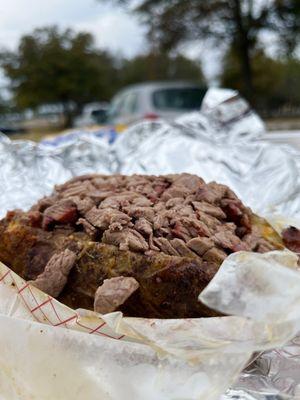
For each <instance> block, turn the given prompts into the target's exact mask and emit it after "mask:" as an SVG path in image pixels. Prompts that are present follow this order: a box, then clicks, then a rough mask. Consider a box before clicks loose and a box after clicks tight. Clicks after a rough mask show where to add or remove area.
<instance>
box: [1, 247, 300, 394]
mask: <svg viewBox="0 0 300 400" xmlns="http://www.w3.org/2000/svg"><path fill="white" fill-rule="evenodd" d="M262 271H263V274H262V273H261V272H262ZM287 290H289V296H285V293H286V291H287ZM216 293H217V294H218V295H216ZM201 300H202V301H204V302H205V303H206V304H207V305H209V306H212V305H213V306H215V307H216V308H218V309H220V310H221V311H223V312H230V313H232V314H233V315H234V316H230V317H219V318H199V319H181V320H180V319H179V320H155V319H142V318H124V317H123V316H122V314H121V313H119V312H116V313H112V314H107V315H104V316H100V315H98V314H95V313H93V312H90V311H85V310H79V311H75V310H71V309H70V308H68V307H66V306H64V305H63V304H60V303H59V302H58V301H56V300H55V299H53V298H51V297H50V296H48V295H46V294H45V293H43V292H41V291H39V290H38V289H36V288H34V287H32V286H31V285H29V284H28V283H26V282H25V281H24V280H23V279H21V278H20V277H19V276H17V275H16V274H15V273H13V272H12V271H11V270H10V269H9V268H7V267H6V266H4V265H3V264H1V265H0V311H1V315H0V324H1V331H0V344H1V353H0V395H1V396H2V398H3V399H24V400H27V399H28V400H29V399H40V400H43V399H57V400H59V399H72V400H76V399H91V400H92V399H101V400H102V399H103V400H106V399H107V400H108V399H109V400H119V399H121V398H122V399H124V400H127V399H128V400H135V399H136V400H138V399H149V400H150V399H151V400H152V399H153V400H160V399H164V400H167V399H168V400H169V399H170V400H171V399H176V400H179V399H186V400H188V399H191V400H192V399H195V400H196V399H219V398H220V396H221V394H222V393H224V392H225V391H226V389H227V388H228V387H229V386H230V385H231V384H233V382H234V381H235V380H236V379H237V376H238V374H239V373H240V371H241V370H242V369H243V367H244V366H245V365H246V364H247V362H248V361H249V358H250V357H251V355H252V353H253V352H256V351H262V350H266V349H270V348H274V347H278V346H282V345H283V344H285V343H286V342H287V341H288V340H290V339H291V338H293V337H294V336H295V335H296V333H297V331H298V330H299V328H300V273H299V271H297V257H296V256H295V255H294V254H292V253H290V252H287V251H286V252H278V251H277V252H271V253H268V254H264V255H260V254H254V253H235V254H233V255H231V256H230V257H228V258H227V259H226V260H225V262H224V263H223V265H222V267H221V268H220V270H219V272H218V273H217V275H216V276H215V278H214V279H213V280H212V281H211V283H210V284H209V285H208V287H207V288H206V289H205V291H204V292H202V294H201Z"/></svg>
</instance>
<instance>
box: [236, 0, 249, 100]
mask: <svg viewBox="0 0 300 400" xmlns="http://www.w3.org/2000/svg"><path fill="white" fill-rule="evenodd" d="M234 13H235V22H236V31H237V37H236V38H235V47H236V51H237V54H238V56H239V59H240V66H241V74H242V76H243V81H244V95H245V96H246V98H247V99H248V100H249V101H250V103H252V104H253V101H254V93H253V73H252V65H251V55H250V51H251V42H250V40H249V32H248V27H247V26H245V24H244V21H243V15H242V10H241V3H240V0H234Z"/></svg>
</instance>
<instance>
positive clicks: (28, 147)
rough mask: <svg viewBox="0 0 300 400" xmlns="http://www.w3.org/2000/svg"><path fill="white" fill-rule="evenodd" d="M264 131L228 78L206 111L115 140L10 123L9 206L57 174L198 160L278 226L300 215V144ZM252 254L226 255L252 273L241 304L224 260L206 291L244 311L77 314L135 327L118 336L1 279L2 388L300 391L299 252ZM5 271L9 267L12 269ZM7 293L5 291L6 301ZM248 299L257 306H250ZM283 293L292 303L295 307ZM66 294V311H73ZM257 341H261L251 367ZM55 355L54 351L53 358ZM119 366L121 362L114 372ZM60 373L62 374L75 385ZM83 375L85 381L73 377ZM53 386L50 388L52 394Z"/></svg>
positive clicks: (1, 159) (141, 394) (155, 170)
mask: <svg viewBox="0 0 300 400" xmlns="http://www.w3.org/2000/svg"><path fill="white" fill-rule="evenodd" d="M266 138H267V132H265V128H264V125H263V122H262V121H261V119H260V118H259V117H258V116H257V115H256V114H255V112H254V111H253V110H251V109H250V108H249V106H248V104H247V103H246V102H245V101H244V100H243V99H242V98H240V97H239V95H238V93H237V92H234V91H231V90H219V89H211V90H209V91H208V93H207V95H206V97H205V99H204V101H203V105H202V109H201V111H200V112H196V113H190V114H186V115H183V116H181V117H180V118H178V119H177V120H176V121H174V122H173V123H170V122H166V121H160V120H159V121H155V122H143V123H139V124H136V125H135V126H132V127H130V128H129V129H127V130H126V131H125V132H124V133H122V134H120V135H119V137H118V138H117V139H116V140H115V141H114V143H112V142H113V140H111V138H109V139H108V137H107V135H102V134H101V135H99V134H98V135H97V134H93V133H92V132H76V134H74V135H69V136H68V138H67V139H66V138H64V139H63V140H58V139H57V138H56V139H55V140H53V141H52V140H48V141H44V142H42V143H33V142H29V141H11V140H9V138H7V137H6V136H5V135H1V134H0V188H1V191H0V215H1V216H4V215H5V213H6V211H7V210H10V209H14V208H22V209H27V208H29V207H30V206H31V205H32V204H33V203H34V202H35V201H37V200H38V199H39V198H40V197H42V196H43V195H45V194H49V193H50V192H51V191H52V189H53V186H54V184H58V183H62V182H64V181H66V180H67V179H69V178H70V177H72V176H75V175H80V174H85V173H89V172H99V173H107V174H110V173H124V174H132V173H144V174H166V173H176V172H191V173H196V174H198V175H199V176H201V177H203V178H204V179H205V180H207V181H211V180H216V181H218V182H220V183H224V184H227V185H228V186H230V187H231V188H232V189H233V190H234V191H235V192H236V193H237V195H238V196H239V197H240V198H241V199H242V200H243V201H244V203H245V204H247V205H249V206H250V207H251V208H252V209H253V210H254V211H255V212H257V213H259V214H260V215H263V216H266V217H267V218H268V219H269V221H270V222H271V223H272V225H273V226H274V227H275V228H276V229H277V230H278V231H280V230H281V229H282V227H283V226H285V225H288V224H293V225H296V226H300V222H299V221H300V178H299V173H298V171H299V166H300V164H299V163H300V154H299V153H298V152H297V150H295V149H293V148H291V147H289V146H287V145H274V144H271V143H268V141H267V140H266ZM282 254H283V255H282ZM252 256H253V257H254V258H253V259H251V260H250V261H249V260H248V261H247V257H246V259H245V258H244V259H243V260H241V259H240V258H235V255H234V257H233V258H231V257H229V258H228V259H227V260H226V261H225V263H226V264H223V266H224V265H226V266H228V265H231V269H230V270H231V272H232V274H233V275H234V274H237V271H238V270H240V271H242V270H243V271H244V273H245V274H244V275H243V273H242V272H240V273H241V274H242V275H240V276H237V279H236V280H234V282H235V283H234V285H235V287H232V292H231V294H232V296H233V297H232V299H239V300H238V301H237V304H235V302H232V301H231V300H232V299H231V298H230V296H229V294H228V293H225V292H224V291H222V290H221V289H222V287H221V286H218V279H220V281H219V283H220V282H227V283H226V284H228V281H227V280H226V279H227V276H226V273H224V269H223V267H222V268H221V270H220V272H221V273H223V275H221V278H219V275H217V276H216V277H215V279H214V280H213V281H212V286H209V287H208V289H207V290H208V291H207V292H204V293H203V295H204V294H205V295H206V300H205V301H207V302H208V304H211V303H210V302H213V301H218V303H216V304H215V303H214V306H215V307H216V308H219V309H221V310H222V311H223V312H226V310H230V313H231V314H233V315H235V316H234V317H223V318H222V319H209V320H201V319H200V320H194V321H191V322H189V321H186V320H185V321H170V322H166V321H164V322H160V321H155V324H154V326H155V327H156V328H157V329H154V328H153V326H151V324H150V325H149V323H148V322H149V321H148V322H147V321H145V320H143V321H140V320H136V319H126V318H122V316H121V315H120V314H118V313H117V314H115V313H114V314H113V315H109V316H105V317H99V316H97V317H95V316H94V315H93V316H91V315H89V314H88V315H86V314H85V313H84V312H83V311H81V312H79V313H77V314H76V316H75V317H74V318H73V322H74V321H80V318H87V319H88V321H89V322H86V324H87V325H88V326H89V328H90V331H93V330H94V332H93V333H95V332H96V333H97V332H98V330H97V329H98V327H99V326H100V325H101V324H102V323H105V329H111V331H112V332H114V333H113V335H115V336H116V337H119V336H121V337H123V335H125V336H124V340H123V339H122V340H119V341H118V342H117V344H116V343H115V342H114V340H115V339H111V338H109V337H106V336H105V335H106V334H107V332H106V331H105V332H106V333H105V332H102V333H104V334H103V335H96V336H97V337H94V336H95V335H87V334H86V332H74V329H73V328H74V327H73V328H72V324H68V323H67V325H66V326H65V324H62V325H63V326H64V327H66V328H70V329H57V328H54V327H53V326H46V327H45V325H41V324H40V323H41V322H42V323H43V324H44V323H47V320H46V321H45V320H43V319H41V320H39V319H37V318H36V315H35V314H36V313H35V312H34V313H32V312H28V310H27V314H26V310H25V309H26V307H25V306H24V303H23V302H22V301H23V300H22V297H20V294H19V293H16V292H15V291H13V287H12V286H9V284H7V278H5V279H2V280H1V282H0V284H1V285H0V296H1V302H0V312H1V316H0V320H1V321H0V324H1V330H0V342H1V349H4V351H3V352H2V351H1V353H0V360H1V371H2V372H0V388H1V390H2V392H3V393H5V394H6V397H4V398H9V399H23V398H24V399H26V400H27V399H29V398H32V397H30V396H35V398H39V399H43V398H45V399H46V398H57V399H60V398H61V399H65V398H73V399H76V398H78V399H81V398H82V396H81V397H80V393H81V394H82V393H84V394H85V395H86V396H85V398H91V399H93V398H99V396H100V397H101V398H103V399H119V398H123V399H127V398H128V399H130V400H133V399H140V398H143V399H149V400H150V399H156V400H157V399H176V400H179V399H200V398H201V399H202V398H203V399H218V398H220V395H221V393H224V392H225V390H226V389H227V388H228V387H229V386H231V389H230V390H228V391H227V393H226V394H224V395H223V397H222V399H239V398H241V399H257V400H258V399H266V398H270V399H271V398H272V399H274V398H277V397H276V396H278V398H281V397H280V396H287V397H297V396H300V339H299V337H297V332H298V331H299V330H300V329H299V328H300V327H299V324H298V322H297V321H300V318H299V315H298V313H299V307H300V305H299V304H300V303H299V299H298V297H297V293H296V292H297V290H298V293H300V290H299V286H297V285H298V277H299V272H298V271H295V269H296V264H295V259H294V258H293V256H292V255H291V254H290V253H289V254H287V253H281V255H278V254H277V255H275V256H274V254H272V253H269V255H267V256H266V257H267V258H266V259H264V258H260V256H259V255H252ZM236 257H238V255H237V256H236ZM268 257H270V258H268ZM274 257H275V258H274ZM228 263H229V264H228ZM230 263H232V264H230ZM249 263H250V264H249ZM234 265H238V266H239V267H238V269H235V268H234V267H233V266H234ZM249 265H252V266H257V268H258V270H257V271H256V272H257V274H256V275H255V279H249V276H250V275H249V274H250V273H249V269H247V268H248V267H249ZM241 266H244V269H243V268H241ZM259 268H260V269H259ZM5 271H6V270H5V267H2V269H1V272H2V273H3V275H5V273H6V272H5ZM222 271H223V272H222ZM262 271H264V272H265V275H263V274H261V272H262ZM3 275H2V277H3ZM7 276H8V275H7ZM239 278H243V280H242V281H241V280H239ZM0 279H1V277H0ZM14 279H20V278H17V277H15V278H14ZM262 280H263V282H264V286H266V287H267V288H268V289H270V291H269V292H268V293H266V291H264V290H263V289H265V287H263V286H262V285H260V284H259V282H262ZM293 281H294V286H293V285H292V283H293ZM20 284H22V282H20ZM214 285H217V286H214ZM290 285H292V287H293V288H295V290H292V289H291V286H290ZM216 287H218V288H219V289H220V291H219V289H218V292H219V293H221V294H222V296H221V297H220V298H219V297H218V296H215V295H214V296H212V297H210V296H209V294H210V293H213V294H215V293H216ZM286 293H288V295H286ZM42 296H43V295H42ZM243 296H246V297H243ZM251 296H252V297H251ZM3 298H6V299H7V301H6V302H2V299H3ZM245 299H247V302H246V300H245ZM249 299H250V300H251V302H250V303H249V304H253V310H255V313H254V314H253V313H251V310H250V311H249V310H247V309H246V308H244V309H243V308H242V305H243V304H244V305H245V302H246V303H248V301H249ZM47 300H48V297H47V298H46V299H45V298H43V301H47ZM43 301H42V302H43ZM53 301H54V300H53ZM255 301H256V303H255ZM39 304H40V303H39ZM51 304H52V301H51V302H49V306H51ZM264 304H265V305H268V306H269V308H268V307H263V305H264ZM211 305H212V304H211ZM235 305H236V306H237V307H238V308H235V307H234V306H235ZM280 305H285V307H286V309H285V310H286V311H284V310H283V311H282V309H281V308H280ZM60 306H61V307H63V309H62V310H61V312H62V314H63V315H64V316H66V315H69V314H68V313H70V312H71V311H72V312H73V310H71V311H70V310H69V309H68V311H67V310H66V309H67V308H66V307H65V306H62V305H60ZM35 307H38V306H37V305H35V306H32V308H31V311H32V310H33V309H34V308H35ZM224 307H225V308H224ZM228 307H229V308H228ZM232 307H233V308H232ZM239 307H240V308H239ZM38 309H39V307H38V308H37V310H38ZM258 310H260V311H261V312H262V313H264V314H258ZM276 310H280V312H279V311H278V312H276ZM256 311H257V313H256ZM249 312H250V314H251V315H250V314H249ZM228 313H229V311H228ZM46 316H47V314H46ZM72 316H74V314H70V318H71V317H72ZM78 318H79V319H78ZM95 318H96V320H94V319H95ZM99 318H100V319H101V323H100V324H99ZM221 321H222V322H221ZM225 321H228V322H225ZM71 322H72V321H71ZM152 322H153V321H152ZM56 323H57V321H56ZM96 323H98V325H95V324H96ZM57 324H59V322H58V323H57ZM161 324H162V325H161ZM191 324H192V325H191ZM193 324H195V325H193ZM210 324H211V325H210ZM214 324H215V325H214ZM226 324H228V325H226ZM48 325H55V324H48ZM70 325H71V326H70ZM206 325H207V326H206ZM187 326H189V328H187ZM77 328H78V326H77V327H76V330H77ZM96 328H97V329H96ZM41 331H42V332H43V333H41ZM11 332H15V334H14V335H13V334H11ZM39 332H40V333H39ZM201 332H202V334H201ZM89 333H90V332H89ZM20 337H21V338H22V340H20ZM210 339H211V340H210ZM287 341H288V344H286V343H287ZM274 348H276V350H272V349H274ZM78 349H80V351H79V350H78ZM253 352H263V353H262V354H261V355H260V356H259V357H258V358H257V359H256V360H255V361H254V362H253V363H251V365H249V366H248V367H247V368H246V369H245V370H244V371H243V372H241V370H242V369H243V368H244V367H245V365H247V363H248V361H249V357H250V356H251V354H252V353H253ZM62 354H64V355H65V356H63V355H62ZM195 354H196V355H195ZM204 354H205V356H204ZM198 355H199V357H198ZM193 357H194V358H193ZM197 357H198V358H197ZM51 358H52V359H53V360H55V361H53V362H50V361H49V360H51ZM29 359H30V362H32V363H33V364H32V365H33V366H32V368H31V369H30V368H29V364H28V362H29V361H28V360H29ZM204 360H206V361H204ZM197 363H198V364H197ZM204 364H205V365H204ZM41 365H43V368H46V373H45V374H43V373H41V370H40V366H41ZM209 365H210V368H208V366H209ZM104 366H105V367H104ZM125 366H126V368H125ZM58 367H59V368H58ZM106 367H107V368H106ZM127 367H128V370H127ZM57 368H58V369H57ZM124 368H125V369H126V373H125V372H124V371H125V369H124ZM112 370H114V371H115V373H110V372H109V373H108V372H107V371H112ZM68 371H70V372H68ZM73 373H74V374H73ZM51 374H52V375H51ZM122 374H123V375H122ZM58 376H59V377H60V378H62V377H64V379H65V381H64V382H66V384H65V385H63V381H62V379H58ZM74 376H76V385H75V389H76V390H77V392H76V390H75V389H74V387H73V388H72V385H73V386H74V379H72V378H74ZM80 376H81V378H80ZM49 377H51V379H50V380H49V383H51V382H52V384H51V385H50V384H49V385H48V386H47V385H46V381H45V379H49ZM147 377H148V378H147ZM31 378H32V379H31ZM77 378H78V379H77ZM135 380H136V381H137V382H136V383H134V381H135ZM17 381H18V384H15V386H14V387H15V388H19V389H20V390H19V389H18V390H19V392H18V390H17V389H14V390H15V392H13V391H11V392H9V391H10V390H12V389H11V382H17ZM33 382H35V388H32V386H31V384H32V385H33ZM54 383H55V385H56V386H55V385H54ZM153 384H154V386H153ZM45 385H46V386H45ZM54 386H55V388H54ZM45 387H48V388H49V393H51V395H49V396H50V397H49V396H48V397H47V396H46V395H45V393H46V392H45V389H43V388H45ZM153 387H154V388H155V389H152V388H153ZM2 388H5V390H6V392H5V390H4V389H2ZM179 388H180V389H179ZM73 389H74V390H73ZM175 389H176V390H175ZM43 390H44V392H43ZM51 390H52V391H51ZM54 390H56V392H55V391H54ZM72 390H73V391H72ZM80 390H81V391H82V392H80ZM22 391H23V392H22ZM20 393H23V394H22V396H23V397H22V396H21V394H20ZM42 393H44V394H43V395H42ZM0 394H2V393H0ZM71 394H72V396H73V397H70V396H71ZM18 396H19V397H18ZM43 396H44V397H43ZM76 396H77V397H76Z"/></svg>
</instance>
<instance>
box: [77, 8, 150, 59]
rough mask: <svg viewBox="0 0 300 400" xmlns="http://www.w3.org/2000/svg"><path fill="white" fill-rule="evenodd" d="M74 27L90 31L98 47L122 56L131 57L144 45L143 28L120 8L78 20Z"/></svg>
mask: <svg viewBox="0 0 300 400" xmlns="http://www.w3.org/2000/svg"><path fill="white" fill-rule="evenodd" d="M75 27H76V28H77V29H78V30H86V31H88V32H91V33H92V34H93V35H94V37H95V39H96V43H97V45H98V46H99V47H101V48H104V49H108V50H110V51H111V52H113V53H118V54H120V55H122V56H126V57H133V56H135V55H136V54H138V53H140V52H143V51H144V50H145V47H146V40H145V29H144V28H143V27H141V26H140V25H139V24H138V22H137V20H136V19H135V18H134V17H133V16H132V15H129V14H126V13H125V12H124V11H121V10H115V11H114V12H111V13H107V14H104V15H102V16H98V17H97V18H95V19H93V20H90V21H88V22H80V23H78V24H76V25H75Z"/></svg>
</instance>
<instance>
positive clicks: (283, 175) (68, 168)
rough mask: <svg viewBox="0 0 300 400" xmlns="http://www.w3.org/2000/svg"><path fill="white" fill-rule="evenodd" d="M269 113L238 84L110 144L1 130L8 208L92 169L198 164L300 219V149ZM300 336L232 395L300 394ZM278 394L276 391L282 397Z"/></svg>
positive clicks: (276, 211)
mask: <svg viewBox="0 0 300 400" xmlns="http://www.w3.org/2000/svg"><path fill="white" fill-rule="evenodd" d="M266 135H267V133H266V132H265V128H264V125H263V122H262V121H261V119H260V118H259V117H258V116H257V115H256V114H255V112H254V111H253V110H251V109H250V108H249V106H248V104H247V103H246V102H245V101H244V100H243V99H241V98H240V97H239V95H238V93H237V92H234V91H231V90H220V89H210V90H209V91H208V93H207V95H206V97H205V99H204V101H203V105H202V109H201V112H196V113H190V114H186V115H183V116H181V117H180V118H178V119H177V120H176V121H175V122H173V123H170V122H166V121H155V122H143V123H139V124H137V125H135V126H132V127H131V128H129V129H127V130H126V131H125V132H124V133H122V134H121V135H120V137H119V138H118V139H117V140H116V141H115V142H114V144H112V145H111V144H109V142H108V140H107V139H106V138H104V137H99V136H97V135H93V134H92V133H86V132H83V133H82V134H76V135H74V136H73V137H71V138H70V140H68V141H62V142H59V143H57V144H53V143H51V140H50V141H47V142H44V143H40V144H36V143H33V142H29V141H10V140H9V139H8V138H7V137H6V136H5V135H0V188H1V191H0V214H1V216H3V215H4V214H5V212H6V211H7V210H9V209H14V208H24V209H26V208H28V207H30V205H32V204H33V203H34V202H35V201H36V200H38V199H39V198H40V197H42V196H43V195H45V194H49V193H50V192H51V191H52V189H53V185H54V184H56V183H62V182H64V181H66V180H67V179H69V178H70V177H71V176H74V175H79V174H85V173H89V172H99V173H117V172H118V173H124V174H132V173H145V174H166V173H176V172H191V173H196V174H198V175H199V176H201V177H203V178H204V179H205V180H207V181H210V180H216V181H218V182H220V183H224V184H227V185H229V186H230V187H231V188H232V189H233V190H234V191H235V192H236V193H237V195H238V196H239V197H240V198H241V199H242V200H243V201H244V202H245V203H246V204H247V205H249V206H250V207H252V208H253V210H254V211H256V212H258V213H259V214H261V215H265V216H266V217H269V216H272V218H274V215H275V216H284V220H285V219H289V220H291V221H293V223H294V224H295V225H299V226H300V222H299V221H300V177H299V173H298V171H299V167H300V153H298V152H297V151H296V150H295V149H293V148H291V147H289V146H287V145H286V146H285V145H274V144H271V143H268V142H267V141H266V140H265V138H266ZM299 383H300V340H299V338H296V339H295V340H294V341H292V342H291V343H290V344H289V345H288V346H286V347H285V348H283V349H280V350H274V351H268V352H266V353H264V354H263V355H261V356H260V357H259V358H258V359H257V360H256V361H255V362H254V364H252V365H251V366H250V367H249V368H248V369H247V370H246V371H245V372H244V373H243V374H242V375H241V377H240V379H239V381H238V382H237V383H236V384H235V386H234V388H232V390H230V391H229V392H228V393H227V394H226V395H224V399H239V398H241V399H257V400H258V399H265V398H270V399H271V398H272V399H274V398H278V399H279V398H281V397H276V396H297V395H299V396H300V394H299ZM274 396H275V397H274Z"/></svg>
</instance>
